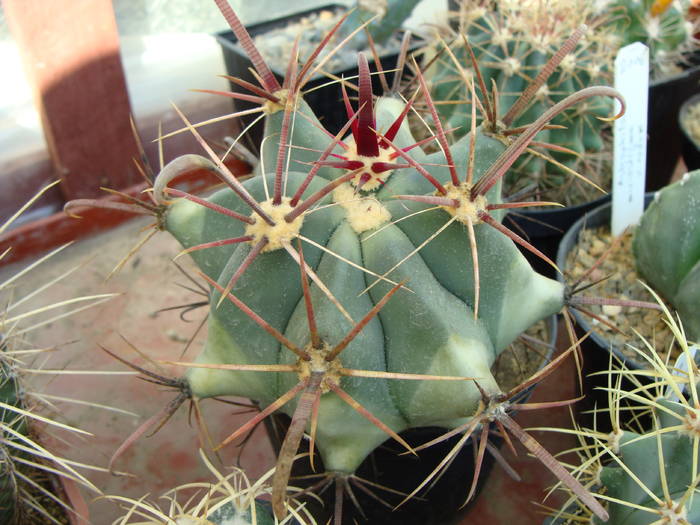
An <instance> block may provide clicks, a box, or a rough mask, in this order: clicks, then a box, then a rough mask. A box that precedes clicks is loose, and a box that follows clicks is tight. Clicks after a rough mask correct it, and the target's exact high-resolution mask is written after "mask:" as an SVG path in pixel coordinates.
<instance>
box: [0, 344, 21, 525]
mask: <svg viewBox="0 0 700 525" xmlns="http://www.w3.org/2000/svg"><path fill="white" fill-rule="evenodd" d="M4 346H5V343H4V342H2V349H0V353H2V354H4V353H5V349H4ZM18 390H19V387H18V385H17V381H16V379H15V372H14V371H13V370H12V367H11V366H10V363H9V362H8V361H7V359H6V358H5V357H4V356H3V355H0V402H2V403H4V404H5V405H9V406H12V407H17V406H21V400H20V397H19V395H18ZM15 432H16V433H19V434H20V435H25V434H26V432H27V423H26V420H25V418H24V417H23V416H21V415H19V414H17V412H14V411H13V410H8V409H5V408H0V522H2V523H15V522H16V521H15V520H16V519H17V512H18V509H17V498H18V494H17V486H16V478H15V475H14V473H13V472H12V471H11V469H14V468H16V467H17V465H16V464H15V460H14V457H15V456H17V455H18V454H20V452H19V451H17V450H15V449H14V448H13V447H12V446H11V445H8V444H7V443H8V442H9V443H18V441H19V440H18V439H17V437H16V436H15V435H14V433H15Z"/></svg>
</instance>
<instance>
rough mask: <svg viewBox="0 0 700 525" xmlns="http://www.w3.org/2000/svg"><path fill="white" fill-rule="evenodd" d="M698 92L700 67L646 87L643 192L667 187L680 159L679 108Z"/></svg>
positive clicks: (694, 67) (697, 66)
mask: <svg viewBox="0 0 700 525" xmlns="http://www.w3.org/2000/svg"><path fill="white" fill-rule="evenodd" d="M699 89H700V65H696V66H693V67H690V68H689V69H687V70H686V71H684V72H683V73H680V74H678V75H675V76H673V77H670V78H668V79H666V80H659V81H655V82H652V83H651V85H650V86H649V117H648V119H647V126H648V131H647V135H648V141H647V176H646V186H645V188H646V190H647V191H656V190H659V189H661V188H663V187H664V186H666V185H667V184H668V183H669V182H670V180H671V177H672V176H673V172H674V170H675V168H676V164H677V162H678V158H679V157H680V155H681V143H682V140H683V139H682V133H681V128H680V125H679V123H678V118H677V115H678V112H679V110H680V107H681V104H683V102H684V101H685V100H687V99H688V98H689V97H690V96H692V95H693V94H694V93H697V92H698V90H699Z"/></svg>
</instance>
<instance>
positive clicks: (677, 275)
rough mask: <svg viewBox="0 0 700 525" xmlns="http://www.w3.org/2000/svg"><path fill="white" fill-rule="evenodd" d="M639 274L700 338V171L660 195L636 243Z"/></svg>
mask: <svg viewBox="0 0 700 525" xmlns="http://www.w3.org/2000/svg"><path fill="white" fill-rule="evenodd" d="M632 249H633V252H634V258H635V262H636V265H637V270H638V271H639V273H640V275H642V277H643V278H644V279H645V280H646V281H647V282H648V283H649V284H651V286H652V287H653V288H654V289H655V290H656V291H657V292H659V293H660V294H661V295H662V296H663V297H664V298H666V299H667V300H668V301H669V302H670V303H671V304H672V305H673V306H674V307H675V308H676V310H677V311H678V313H679V314H680V316H681V320H682V322H683V326H684V328H685V330H686V331H687V333H688V336H689V337H690V338H691V339H697V338H700V316H698V308H699V307H700V170H696V171H693V172H690V173H688V174H686V175H685V176H684V177H683V179H682V180H680V181H678V182H676V183H674V184H671V185H670V186H667V187H665V188H664V189H662V190H661V191H659V192H658V193H657V194H656V196H655V198H654V200H653V202H651V203H650V204H649V206H648V208H647V209H646V211H645V212H644V214H643V216H642V218H641V220H640V222H639V226H638V227H637V229H636V230H635V235H634V241H633V244H632Z"/></svg>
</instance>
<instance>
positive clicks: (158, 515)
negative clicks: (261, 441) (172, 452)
mask: <svg viewBox="0 0 700 525" xmlns="http://www.w3.org/2000/svg"><path fill="white" fill-rule="evenodd" d="M199 455H200V457H201V458H202V460H203V462H204V464H205V465H206V466H207V468H208V469H209V471H210V472H211V473H212V474H213V476H214V478H216V482H213V483H205V482H198V483H187V484H185V485H182V486H180V487H176V488H174V489H172V490H169V491H168V492H166V493H165V494H163V495H162V496H161V498H160V499H164V500H166V502H167V503H166V505H157V504H155V503H151V502H150V501H149V500H148V499H147V498H139V499H138V500H134V499H131V498H125V497H123V496H118V495H113V496H107V498H108V499H111V500H112V501H114V502H116V503H117V504H119V506H120V507H122V508H124V510H125V511H126V514H125V515H124V516H123V517H122V518H121V520H119V523H120V524H121V525H130V524H133V525H164V524H166V523H168V524H169V523H175V524H177V525H316V521H315V520H314V519H313V517H312V516H311V515H310V513H309V511H308V509H306V508H304V506H303V505H301V504H299V503H298V502H295V501H292V502H291V503H290V507H289V511H290V514H289V515H288V516H287V518H285V519H284V520H282V521H278V520H275V517H274V516H273V515H272V508H271V507H270V502H269V501H265V500H264V499H263V498H264V497H266V496H268V495H269V494H270V490H271V489H270V487H269V485H267V480H268V479H269V478H270V476H271V475H272V472H268V473H266V474H264V475H263V476H262V477H261V478H260V479H258V480H256V481H255V482H254V483H252V482H251V481H250V480H249V479H248V477H247V476H246V474H245V472H244V471H243V470H241V469H238V468H236V469H234V470H233V472H231V473H230V474H227V475H224V474H222V473H221V472H219V471H218V470H217V469H216V468H215V467H214V466H213V465H212V463H211V461H210V460H209V459H208V458H207V457H206V455H205V454H204V453H203V452H202V451H201V450H200V451H199ZM194 486H196V487H197V490H198V492H197V494H196V496H194V497H193V496H192V495H191V494H190V493H189V491H190V490H191V489H192V488H193V487H194ZM181 492H185V493H186V499H185V501H184V502H183V501H182V499H183V498H181V496H182V494H181ZM144 520H145V521H144Z"/></svg>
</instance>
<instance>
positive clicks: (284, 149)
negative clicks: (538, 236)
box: [120, 0, 619, 519]
mask: <svg viewBox="0 0 700 525" xmlns="http://www.w3.org/2000/svg"><path fill="white" fill-rule="evenodd" d="M216 2H217V5H219V7H220V8H221V10H222V12H223V13H224V15H225V16H226V18H227V19H228V20H229V22H230V24H231V26H232V28H233V30H234V31H235V32H236V35H237V37H238V39H239V41H240V42H241V43H242V45H243V46H244V47H245V48H246V49H247V51H248V53H249V56H250V58H251V61H252V62H253V64H254V65H255V67H256V69H257V72H258V76H259V78H260V83H261V86H260V87H257V86H250V85H246V86H245V87H247V88H248V89H250V90H251V91H252V92H253V93H254V95H253V96H247V98H248V99H249V100H251V99H255V101H257V102H259V103H260V109H259V111H260V113H261V114H264V115H265V136H266V137H267V139H266V141H265V142H264V144H263V148H262V152H261V158H260V163H259V165H258V166H256V168H255V171H254V176H253V177H252V178H250V179H249V180H246V181H245V182H240V181H238V180H237V179H236V178H235V177H234V176H233V175H232V174H231V173H230V172H229V171H228V170H227V168H226V166H225V165H224V164H223V162H222V161H221V160H220V159H219V158H218V157H217V156H216V155H215V154H214V153H213V152H212V151H211V149H210V148H209V146H208V145H207V144H206V143H205V142H204V140H203V139H202V138H201V137H200V136H199V133H198V132H197V131H196V128H195V126H193V125H191V124H190V123H189V122H188V121H187V120H186V119H185V117H184V116H182V118H183V120H184V122H185V123H186V128H185V130H189V131H191V132H192V133H193V135H194V136H195V137H196V138H197V140H198V141H199V142H200V144H201V145H202V147H203V148H204V149H205V150H206V151H207V153H208V154H209V156H210V159H205V158H202V157H199V156H196V155H186V156H183V157H179V158H177V159H175V160H174V161H172V162H171V163H169V164H168V165H166V166H165V167H164V168H163V169H162V171H161V172H160V174H159V175H158V177H157V178H156V180H155V182H154V187H153V193H152V197H153V199H154V202H155V203H156V206H157V210H156V212H155V213H156V215H157V217H158V218H159V227H160V228H162V229H165V230H167V231H169V232H170V233H171V234H173V235H174V236H175V237H176V238H177V239H178V240H179V241H180V243H181V244H182V245H183V246H184V247H185V252H186V253H189V254H190V255H191V256H192V258H193V259H194V261H195V262H196V264H197V265H198V266H199V268H200V270H201V273H202V277H203V278H204V279H205V280H207V281H208V282H209V284H210V285H211V286H212V294H211V303H210V304H211V311H210V316H209V324H208V330H209V333H208V339H207V343H206V346H205V349H204V351H203V352H202V354H201V355H200V356H199V357H198V358H197V359H196V361H195V362H194V363H176V364H179V365H181V366H187V367H189V370H188V372H187V373H186V375H185V376H184V378H182V379H179V380H171V379H166V378H157V377H156V376H155V375H154V374H149V376H150V377H151V379H155V380H156V382H158V383H160V384H163V385H167V386H171V387H174V388H178V389H179V390H180V394H179V395H178V397H177V398H176V400H175V401H174V402H173V403H171V405H170V406H169V407H168V408H167V410H165V411H164V413H167V414H170V413H172V411H173V410H174V409H175V408H176V407H177V405H178V404H179V403H181V402H182V401H184V400H185V399H187V398H188V397H192V398H194V399H200V398H208V397H217V396H225V395H234V396H245V397H250V398H253V399H255V400H256V401H258V402H259V403H260V406H261V407H262V410H261V412H260V414H259V415H257V416H255V417H254V418H253V419H252V420H251V421H250V422H249V423H248V424H246V425H244V426H243V427H241V428H240V429H238V430H236V431H235V432H233V434H231V435H230V436H229V437H228V438H226V439H225V440H224V441H223V442H222V444H221V446H223V445H225V444H227V443H229V442H231V441H233V440H235V439H236V438H237V437H239V436H241V435H243V434H244V433H245V432H246V431H247V430H249V429H251V428H253V426H254V425H256V424H257V423H259V422H260V421H262V420H263V418H265V417H266V416H267V415H269V414H271V413H272V412H274V411H276V410H282V411H284V412H286V413H288V414H289V415H290V416H291V417H292V419H291V424H290V428H289V431H288V432H287V435H286V437H285V439H284V442H283V443H282V446H281V451H280V454H279V458H278V463H277V468H276V470H275V475H274V477H273V481H272V487H273V508H274V511H275V515H276V516H277V518H278V519H282V518H283V517H284V516H285V514H286V512H287V507H286V505H285V498H286V491H287V484H288V480H289V474H290V470H291V465H292V462H293V459H294V456H295V454H296V451H297V448H298V446H299V443H300V440H301V439H302V436H303V434H304V432H305V431H308V433H309V435H310V438H311V450H312V451H313V450H314V449H315V448H316V449H317V450H318V451H319V453H320V456H321V458H322V460H323V463H324V467H325V469H326V472H327V473H328V477H329V478H330V479H331V480H333V479H335V480H336V483H337V489H338V488H340V490H342V487H343V486H344V484H345V483H346V481H348V480H349V481H352V473H353V472H354V471H355V469H357V467H358V466H359V465H360V464H361V462H362V461H363V460H364V459H365V458H366V457H367V456H368V455H369V454H370V453H371V452H372V450H374V449H375V448H376V447H377V446H379V445H380V444H381V443H382V442H383V441H385V440H386V439H387V437H388V436H390V437H393V438H394V439H396V440H397V441H399V442H400V443H401V444H403V445H404V446H405V447H406V448H407V449H408V451H409V452H415V451H414V450H413V449H411V448H410V446H408V444H407V443H406V442H405V441H404V440H403V439H402V438H401V437H400V436H399V435H398V433H399V432H401V431H403V430H406V429H410V428H415V427H422V426H440V427H443V428H447V429H451V430H450V431H449V432H448V433H447V434H445V436H443V437H442V438H439V439H437V440H434V442H436V441H442V440H444V439H447V437H449V436H451V435H457V434H461V438H460V439H459V442H458V443H457V445H456V447H455V448H454V449H453V451H452V452H451V453H450V454H449V455H448V457H446V458H445V460H444V461H443V462H442V463H441V464H440V465H439V467H438V468H437V469H436V470H435V471H434V472H433V473H432V474H431V475H430V476H429V478H428V479H426V480H425V481H424V482H423V483H422V484H421V485H420V486H419V487H418V488H417V489H416V491H414V493H413V494H411V495H410V496H408V497H411V496H413V495H414V494H415V493H416V492H417V491H418V490H419V489H421V488H422V487H424V486H425V485H426V484H427V483H428V482H429V481H430V479H431V478H432V477H434V476H436V475H437V474H438V473H439V472H440V471H441V469H442V468H443V467H444V466H445V465H446V464H448V463H449V461H450V459H451V458H452V457H453V456H454V454H455V453H456V451H457V450H459V448H460V447H462V446H463V445H464V444H465V443H466V442H467V440H468V439H470V438H472V439H474V442H475V443H476V442H478V443H479V447H478V450H479V453H478V458H477V466H476V471H475V476H474V479H475V481H474V484H473V485H472V489H471V490H470V493H469V498H471V497H472V495H473V493H474V489H475V483H476V479H478V473H479V469H480V466H481V460H482V459H483V456H484V454H485V451H486V450H487V445H488V437H489V431H490V430H491V429H492V425H495V426H496V427H497V428H498V429H499V430H500V432H501V433H505V432H506V430H507V431H509V432H511V433H512V434H513V435H514V436H515V437H516V438H518V440H520V441H521V442H523V444H524V445H525V446H527V447H528V448H529V449H530V450H531V451H533V452H535V453H536V454H538V457H543V458H545V459H546V461H545V463H546V464H547V466H548V467H549V468H551V469H553V471H554V472H555V474H556V475H557V476H559V477H560V479H563V480H565V482H566V483H568V484H573V485H574V486H573V487H572V490H575V491H576V492H577V494H579V495H580V496H581V497H582V498H584V499H585V500H586V501H587V503H588V504H590V505H591V506H592V507H593V508H594V510H595V512H597V513H599V515H601V516H605V513H604V511H602V509H600V506H599V505H598V504H597V503H596V502H595V501H594V500H591V499H590V498H587V497H586V495H585V493H584V492H585V491H583V490H582V489H580V487H578V486H576V484H575V481H574V480H573V478H571V476H570V475H569V474H568V473H567V472H566V471H565V470H564V469H563V468H562V467H561V466H559V465H558V463H556V460H554V459H553V458H551V456H549V455H548V454H547V453H546V452H545V451H543V450H542V448H541V447H540V446H539V445H538V444H537V443H536V441H535V440H534V439H533V438H532V437H531V436H529V435H527V434H526V433H525V432H524V431H523V429H521V428H520V427H519V426H518V425H517V423H515V421H514V420H513V419H512V418H511V417H510V416H509V412H510V411H511V410H512V408H511V402H512V401H513V399H515V398H516V396H517V394H519V393H521V392H522V391H523V389H525V388H526V387H527V386H528V385H530V384H532V383H534V382H536V381H537V380H539V379H541V378H543V377H545V376H546V375H548V374H549V373H550V372H551V370H553V368H554V366H555V365H550V366H548V367H547V368H546V369H545V370H544V371H542V372H541V373H539V374H538V375H537V376H536V377H534V378H532V379H531V380H529V381H528V382H527V383H526V384H524V385H520V386H518V387H516V388H514V389H513V390H511V391H509V392H507V393H505V392H502V391H501V389H500V388H499V385H498V384H497V382H496V380H495V379H494V378H493V376H492V373H491V370H490V367H491V365H492V364H493V362H494V360H495V358H496V357H497V356H498V354H499V353H501V352H502V351H503V350H504V349H505V348H506V347H507V346H508V345H509V344H510V343H511V342H512V341H513V340H514V339H515V338H516V337H517V336H518V335H519V334H520V333H522V332H523V331H524V330H525V329H527V328H528V327H529V326H530V325H532V324H533V323H535V322H536V321H538V320H540V319H543V318H545V317H547V316H550V315H552V314H553V313H556V312H558V311H560V310H561V309H562V307H563V306H564V305H565V301H566V297H565V293H564V287H563V285H561V284H559V283H558V282H556V281H554V280H551V279H548V278H546V277H544V276H542V275H540V274H538V273H536V272H535V271H534V270H533V269H532V268H531V267H530V265H529V264H528V263H527V261H526V260H525V258H524V257H523V256H522V254H521V253H520V251H519V250H518V248H517V246H516V243H517V244H520V245H522V246H523V247H525V248H526V249H528V250H530V251H532V252H534V253H535V254H537V255H539V256H541V257H543V258H545V259H546V257H544V255H542V254H541V253H540V252H538V251H537V250H536V249H535V248H534V247H532V246H531V245H530V244H529V243H527V242H526V241H525V240H523V239H522V238H520V237H519V236H518V235H516V234H515V233H513V232H511V231H510V230H508V229H507V228H506V227H505V226H503V225H502V224H501V223H500V222H499V219H500V214H501V213H502V212H503V210H507V209H509V208H517V207H522V206H525V205H529V204H531V203H507V204H506V203H503V202H502V201H501V195H500V191H501V188H500V183H501V179H502V177H503V176H504V175H505V173H506V171H507V170H508V169H509V167H510V166H511V165H512V164H513V162H515V160H516V159H517V158H518V156H519V155H520V154H521V153H522V152H523V151H525V149H526V148H527V147H528V145H529V144H530V143H531V141H532V140H533V138H534V136H535V135H536V134H537V133H538V132H539V131H541V130H542V129H543V128H544V127H545V126H547V124H548V122H549V121H550V120H551V119H553V118H556V116H557V115H559V114H560V113H561V112H562V111H564V110H566V109H568V108H569V107H571V106H573V105H575V104H576V103H578V102H580V101H582V100H586V99H588V98H590V97H608V96H612V97H617V98H619V94H618V93H617V92H616V91H615V90H613V89H611V88H606V87H592V88H587V89H584V90H582V91H581V92H579V93H576V94H574V95H572V96H570V97H567V98H566V99H564V100H562V101H560V102H559V103H558V104H556V105H554V106H553V107H551V108H548V109H546V110H544V111H543V112H542V114H541V115H537V116H536V118H535V121H534V122H533V123H532V124H531V125H529V126H527V127H526V128H524V129H522V130H520V132H519V133H518V136H517V138H512V137H511V138H507V137H500V138H493V137H491V136H489V134H488V133H487V132H484V130H482V129H481V128H477V127H476V122H475V121H474V120H472V129H471V131H470V133H468V134H467V135H465V136H464V137H463V138H462V139H461V140H459V141H458V142H455V143H453V144H450V143H448V139H447V136H446V134H445V131H444V129H443V126H442V124H441V122H440V119H439V117H438V114H437V111H436V110H435V107H434V105H433V104H432V101H431V99H430V94H429V92H428V89H427V86H426V84H425V80H424V78H423V76H422V74H421V73H420V72H418V73H417V76H418V82H419V85H420V91H421V92H422V95H423V96H424V97H425V99H426V100H427V103H428V106H429V108H430V110H431V114H432V117H433V122H434V126H435V135H434V136H431V137H430V138H429V139H427V141H433V140H435V141H436V142H437V143H438V144H439V146H440V151H438V152H436V153H433V154H430V155H426V154H425V153H424V152H423V151H422V150H421V148H420V146H421V144H422V143H421V142H419V141H417V140H416V139H415V138H413V136H412V134H411V132H410V130H409V129H408V125H407V123H406V121H405V117H406V115H407V113H408V112H409V111H410V109H411V102H410V101H409V102H408V103H406V102H405V101H403V100H401V99H399V98H397V97H382V98H380V99H379V100H378V101H377V102H376V104H375V103H374V101H373V97H372V90H371V81H370V75H369V67H368V64H367V59H366V58H365V57H364V56H363V55H360V57H359V71H360V74H359V81H358V84H359V88H358V91H359V102H358V109H357V110H355V109H354V108H353V107H352V103H351V102H350V100H349V97H347V96H346V97H345V106H346V109H347V112H348V117H349V119H348V122H347V124H346V125H345V127H344V129H343V130H342V131H341V132H340V133H339V134H338V135H337V136H336V137H333V136H331V135H330V134H329V133H328V132H326V131H325V130H324V129H323V127H322V124H321V123H322V119H319V118H317V116H315V115H314V114H313V113H312V112H311V111H310V110H309V108H308V106H307V105H306V104H305V103H304V101H303V100H302V98H301V96H300V93H301V92H302V87H303V85H304V82H305V81H306V80H307V79H308V78H310V77H311V76H312V72H313V70H312V67H313V60H314V59H315V56H316V55H315V54H314V55H312V58H311V59H310V60H309V61H308V62H306V63H305V64H303V65H302V66H299V65H298V64H297V57H296V51H295V52H293V53H292V56H291V57H290V63H289V67H288V74H287V76H286V78H285V80H284V83H283V84H282V85H280V84H279V83H278V82H277V80H276V79H275V78H274V76H273V75H272V73H271V72H270V70H269V68H268V67H267V65H266V64H265V63H264V61H263V60H262V59H261V57H260V55H259V53H258V52H257V50H256V49H255V47H254V46H253V45H252V41H251V40H250V38H249V37H248V35H247V33H246V32H245V30H244V29H243V28H242V25H241V24H240V21H239V20H238V19H237V17H236V16H235V14H234V13H233V11H232V10H231V9H230V7H229V6H228V4H227V3H226V2H225V0H216ZM330 37H331V35H329V37H328V38H330ZM326 42H327V40H326V41H325V42H324V45H325V43H326ZM319 51H320V49H319ZM561 56H563V54H561ZM561 56H558V57H557V59H556V60H560V59H561ZM555 62H556V61H555ZM555 65H556V64H555V63H549V64H547V65H545V68H544V70H545V71H550V72H551V69H553V68H554V66H555ZM317 67H318V66H317ZM548 68H549V69H548ZM545 76H546V75H545ZM472 92H473V90H472ZM231 95H233V94H229V96H231ZM233 96H235V97H240V96H241V95H239V94H235V95H233ZM523 100H524V101H525V102H522V101H523ZM528 100H529V99H528V98H527V96H526V97H524V98H523V99H521V101H520V102H522V103H521V106H522V105H524V104H526V103H527V101H528ZM516 104H517V102H516ZM348 130H351V131H352V136H351V137H350V138H347V139H344V138H343V134H344V133H345V132H346V131H348ZM424 142H425V141H424ZM304 165H308V166H309V167H308V168H304ZM193 168H203V169H207V170H210V171H212V172H213V173H215V174H216V175H217V176H218V177H219V178H220V179H221V180H222V182H224V183H225V184H226V186H227V187H226V188H225V189H223V190H221V191H219V192H217V193H215V194H213V195H212V196H210V197H208V198H206V199H203V198H199V197H196V196H194V195H190V194H188V193H185V192H183V191H180V190H177V189H173V188H169V187H168V184H169V183H170V182H171V181H172V180H173V179H175V178H176V177H177V176H178V175H179V174H181V173H183V172H186V171H189V170H191V169H193ZM300 170H303V171H300ZM173 197H174V198H176V200H174V201H173V200H170V199H171V198H173ZM149 207H150V205H149ZM302 245H303V248H302ZM547 260H548V259H547ZM548 262H550V263H551V261H549V260H548ZM552 264H553V263H552ZM309 280H310V281H311V283H310V282H309ZM394 296H395V297H394ZM572 351H573V350H570V351H569V352H567V353H566V354H565V355H568V354H569V353H571V352H572ZM559 362H561V358H560V359H558V360H557V363H559ZM141 371H142V372H143V370H141ZM297 394H300V395H299V396H298V400H296V399H295V398H296V397H297ZM555 405H556V404H551V405H549V406H555ZM533 408H535V407H533ZM152 422H153V423H154V424H155V423H156V422H155V421H152ZM144 431H145V428H144V427H140V429H139V430H138V431H137V433H138V434H140V433H143V432H144ZM127 441H128V442H131V441H132V439H131V438H130V439H129V440H127ZM431 443H433V442H431ZM429 445H430V444H426V445H424V446H429ZM421 448H422V447H421ZM120 451H123V448H121V449H120ZM312 458H313V454H312ZM336 494H338V492H336ZM340 495H341V498H340V501H338V500H337V501H336V505H337V506H336V511H337V510H338V508H340V509H341V511H342V492H340ZM338 506H340V507H338ZM336 516H338V514H337V512H336Z"/></svg>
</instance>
